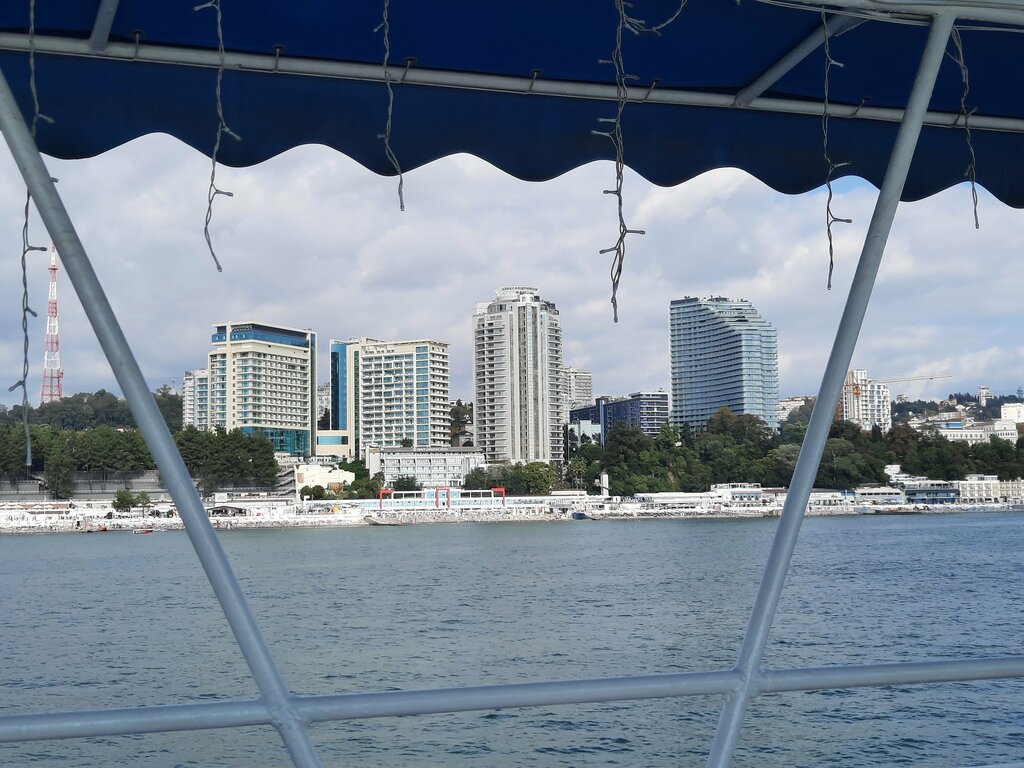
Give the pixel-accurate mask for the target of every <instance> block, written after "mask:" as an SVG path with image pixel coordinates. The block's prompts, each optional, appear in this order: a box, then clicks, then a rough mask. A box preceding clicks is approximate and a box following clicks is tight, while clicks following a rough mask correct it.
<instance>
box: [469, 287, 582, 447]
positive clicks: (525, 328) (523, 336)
mask: <svg viewBox="0 0 1024 768" xmlns="http://www.w3.org/2000/svg"><path fill="white" fill-rule="evenodd" d="M473 339H474V355H473V390H474V393H475V400H474V403H473V415H474V420H475V423H476V447H478V448H482V449H483V451H484V455H485V456H486V458H487V460H488V461H511V462H525V463H528V462H533V461H542V462H561V461H562V460H563V447H564V446H563V443H564V438H563V434H562V427H563V425H564V423H565V413H564V406H565V403H564V398H565V384H564V381H563V374H564V371H563V368H562V326H561V321H560V319H559V316H558V309H557V308H556V307H555V305H554V304H553V303H552V302H550V301H547V300H545V299H542V298H541V297H540V295H539V293H538V291H537V289H536V288H528V287H525V286H513V287H508V288H502V289H501V290H499V291H497V292H496V297H495V298H494V300H492V301H490V302H481V303H479V304H477V305H476V311H475V313H474V315H473Z"/></svg>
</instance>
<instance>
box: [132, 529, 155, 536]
mask: <svg viewBox="0 0 1024 768" xmlns="http://www.w3.org/2000/svg"><path fill="white" fill-rule="evenodd" d="M132 533H134V534H135V535H139V534H143V533H153V529H152V528H136V529H135V530H134V531H132Z"/></svg>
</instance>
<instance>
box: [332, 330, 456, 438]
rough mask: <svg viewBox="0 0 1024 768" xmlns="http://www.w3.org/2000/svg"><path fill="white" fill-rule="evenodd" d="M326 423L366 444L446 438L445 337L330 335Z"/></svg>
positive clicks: (448, 435)
mask: <svg viewBox="0 0 1024 768" xmlns="http://www.w3.org/2000/svg"><path fill="white" fill-rule="evenodd" d="M330 352H331V398H330V410H331V429H332V431H336V432H337V433H338V435H339V439H340V440H342V441H345V442H346V443H347V442H348V441H352V442H357V443H358V446H359V452H360V454H365V452H366V450H367V449H368V448H371V447H374V448H399V447H401V446H402V443H403V442H404V441H408V442H409V444H410V445H411V447H414V448H430V447H444V446H448V445H450V441H451V432H450V429H451V417H450V410H451V406H450V397H449V392H450V386H451V383H450V374H449V362H448V342H445V341H435V340H433V339H414V340H411V341H379V340H378V339H367V338H362V339H349V340H348V341H340V340H337V339H332V340H331V342H330Z"/></svg>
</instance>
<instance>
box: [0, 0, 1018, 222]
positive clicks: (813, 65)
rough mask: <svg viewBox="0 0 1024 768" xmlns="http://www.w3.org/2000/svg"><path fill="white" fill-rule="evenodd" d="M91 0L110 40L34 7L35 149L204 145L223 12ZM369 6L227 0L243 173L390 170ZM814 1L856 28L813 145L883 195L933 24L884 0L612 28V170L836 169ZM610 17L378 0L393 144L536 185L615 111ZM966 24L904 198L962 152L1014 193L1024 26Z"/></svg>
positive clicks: (682, 173) (813, 179)
mask: <svg viewBox="0 0 1024 768" xmlns="http://www.w3.org/2000/svg"><path fill="white" fill-rule="evenodd" d="M1012 4H1013V3H1010V4H1009V5H1012ZM25 5H27V3H25V4H22V3H17V4H13V3H5V4H4V5H3V7H2V8H0V69H2V70H3V71H4V72H5V73H6V76H7V79H8V81H9V82H10V84H11V87H12V89H13V91H14V93H15V96H16V98H17V100H18V102H19V104H20V105H21V107H22V109H23V111H24V112H25V113H26V114H28V115H31V114H32V106H31V105H32V99H31V94H30V89H29V71H28V57H27V55H26V53H27V50H28V47H29V38H28V35H27V32H28V15H27V13H26V8H25ZM98 5H99V6H100V13H99V16H98V15H97V6H98ZM107 5H108V6H110V7H113V8H114V10H115V11H116V12H115V13H114V14H113V16H112V24H111V26H110V29H109V34H108V35H105V34H103V32H104V31H105V29H104V28H103V24H102V23H97V19H98V18H101V17H102V16H103V5H102V4H100V3H99V2H95V3H83V2H72V1H71V0H64V1H63V2H43V1H42V0H39V1H38V2H37V3H36V6H37V8H36V19H35V36H34V46H35V50H36V54H35V58H36V82H37V90H38V93H39V99H40V104H41V109H42V111H43V112H44V113H45V114H46V115H48V116H50V117H52V118H53V119H54V122H53V123H52V124H49V123H45V122H40V123H39V126H38V134H37V137H38V144H39V146H40V149H41V150H42V151H43V152H45V153H47V154H50V155H53V156H55V157H61V158H77V157H85V156H91V155H96V154H99V153H102V152H105V151H106V150H108V149H110V148H112V147H115V146H118V145H120V144H122V143H124V142H127V141H130V140H132V139H134V138H136V137H138V136H142V135H144V134H148V133H153V132H163V133H168V134H171V135H173V136H176V137H177V138H179V139H181V140H182V141H183V142H185V143H187V144H189V145H191V146H193V147H195V148H196V149H198V150H200V151H202V152H204V153H207V154H210V152H211V151H212V148H213V142H214V139H215V136H216V129H217V125H218V117H217V112H216V100H215V98H214V88H215V81H216V77H217V67H218V64H219V54H218V37H217V24H216V13H215V9H211V8H199V9H198V10H197V9H195V3H194V2H192V0H185V1H180V0H179V1H177V2H170V1H168V2H159V3H154V2H151V1H150V0H120V2H113V0H111V2H108V3H107ZM899 5H900V6H908V5H911V4H907V3H902V4H899ZM918 5H921V6H936V5H943V3H942V2H936V1H935V0H931V2H925V3H918ZM961 5H970V4H969V3H967V4H964V3H961ZM989 5H993V4H991V3H990V4H989ZM995 5H1003V6H1005V5H1007V3H1002V4H995ZM679 6H680V3H679V2H678V0H639V2H637V3H635V4H634V5H633V6H632V7H631V8H629V9H628V13H629V14H631V15H632V16H634V17H640V18H643V19H644V20H645V21H646V25H647V26H648V27H651V26H655V25H657V24H659V23H661V22H662V21H664V20H667V19H669V18H671V17H672V16H673V14H674V13H675V12H676V11H677V10H680V7H679ZM382 8H383V4H382V3H381V2H376V3H368V2H324V1H323V0H290V2H288V3H282V2H279V1H278V0H246V2H244V3H243V2H231V0H224V1H223V2H222V3H221V9H222V12H223V24H222V30H223V43H224V49H225V59H224V65H225V69H224V74H223V106H224V115H225V120H226V122H227V124H228V125H229V126H230V127H231V129H232V130H233V131H234V132H236V133H237V134H238V135H239V136H241V141H234V140H232V139H229V138H224V140H223V142H222V145H221V147H220V150H219V152H218V160H219V161H220V162H223V163H226V164H228V165H234V166H244V165H252V164H255V163H258V162H260V161H263V160H265V159H267V158H269V157H272V156H274V155H277V154H279V153H281V152H284V151H286V150H287V149H290V148H291V147H295V146H298V145H302V144H324V145H327V146H331V147H334V148H335V149H337V150H338V151H340V152H343V153H345V154H346V155H348V156H350V157H352V158H353V159H355V160H356V161H358V162H359V163H361V164H363V165H364V166H366V167H367V168H369V169H371V170H373V171H375V172H377V173H381V174H393V173H395V169H394V167H393V165H392V163H391V162H390V161H389V159H388V157H387V154H386V152H385V146H384V142H383V141H382V140H381V138H380V135H381V134H382V133H384V131H385V124H386V121H387V111H388V99H389V97H388V92H387V87H386V85H385V83H384V69H383V66H382V65H383V61H384V56H385V41H384V32H383V29H381V28H380V25H381V21H382ZM823 9H824V10H827V11H830V12H832V11H835V12H841V13H842V16H836V19H839V18H842V19H843V21H844V22H845V26H848V27H852V28H850V29H847V30H846V31H844V32H843V33H842V34H837V35H835V36H833V37H832V39H831V40H830V53H831V57H832V59H833V60H834V61H836V62H838V63H839V64H841V65H842V66H841V67H840V66H833V67H832V68H831V69H830V73H829V82H828V101H829V104H830V105H831V109H832V113H833V114H834V119H831V120H830V121H829V123H830V125H829V147H828V153H829V156H830V157H831V159H832V161H833V162H834V163H837V164H839V163H849V164H848V165H844V166H843V167H841V168H839V169H837V170H836V171H835V174H834V175H835V176H841V175H851V174H852V175H857V176H859V177H861V178H864V179H866V180H868V181H870V182H871V183H873V184H875V185H876V186H878V185H880V183H881V179H882V176H883V174H884V172H885V168H886V164H887V161H888V158H889V153H890V151H891V147H892V144H893V140H894V137H895V134H896V131H897V128H898V120H899V118H900V116H901V114H902V109H903V106H904V104H905V102H906V99H907V97H908V94H909V92H910V88H911V86H912V84H913V81H914V75H915V72H916V68H917V64H918V61H919V58H920V55H921V51H922V49H923V47H924V44H925V40H926V37H927V20H925V19H923V18H915V17H914V16H913V15H912V14H909V13H907V12H906V11H905V10H904V8H902V7H896V5H895V4H893V3H892V2H889V1H888V0H859V1H858V2H854V1H852V0H845V1H844V0H840V1H839V2H835V3H831V4H827V5H824V6H823V5H822V4H820V3H810V2H787V3H779V2H759V1H758V0H745V1H744V2H742V3H737V2H728V1H726V0H689V2H686V3H685V4H684V5H683V7H682V8H681V10H680V12H679V14H678V17H677V18H675V19H674V20H673V21H672V22H671V23H669V24H668V25H667V26H665V27H664V28H663V29H660V30H659V31H658V32H656V33H652V32H641V33H639V34H634V33H632V32H630V31H629V29H626V30H625V31H624V32H623V33H622V35H621V38H622V46H621V60H622V64H623V72H624V74H626V75H628V76H629V79H628V80H626V84H627V85H628V86H629V87H630V88H631V90H630V93H629V102H628V103H627V104H626V106H625V108H624V110H623V113H622V123H621V125H622V134H623V143H624V156H623V160H624V162H625V164H626V165H628V166H629V167H630V168H632V169H633V170H635V171H636V172H638V173H639V174H641V175H642V176H644V177H645V178H647V179H649V180H650V181H652V182H654V183H656V184H660V185H674V184H678V183H680V182H683V181H686V180H687V179H689V178H692V177H693V176H696V175H698V174H700V173H703V172H705V171H707V170H710V169H713V168H721V167H730V166H732V167H738V168H742V169H744V170H746V171H748V172H749V173H751V174H753V175H754V176H756V177H757V178H759V179H761V180H762V181H763V182H765V183H766V184H768V185H769V186H771V187H773V188H775V189H777V190H779V191H782V192H787V193H798V192H803V191H806V190H809V189H812V188H815V187H818V186H821V185H822V184H823V183H824V182H825V180H826V176H827V173H828V166H827V163H826V160H825V156H824V152H823V132H822V120H821V111H822V99H823V95H824V88H825V54H824V49H823V47H822V46H821V43H822V42H824V35H823V34H822V20H823V16H822V12H823ZM1007 13H1008V12H1007ZM1018 13H1019V12H1018ZM978 15H982V16H984V14H980V13H979V14H978ZM990 15H991V16H993V18H998V16H999V14H998V13H996V12H994V11H993V12H992V13H991V14H990ZM618 25H619V14H618V11H617V7H616V3H615V2H614V1H613V0H609V1H608V2H605V3H598V2H594V1H593V0H563V1H562V2H556V3H545V2H535V1H534V2H519V3H481V2H478V1H477V0H451V2H447V3H444V4H443V6H439V5H438V4H436V3H408V2H393V3H390V4H389V12H388V27H387V29H388V43H389V51H388V54H389V63H390V65H391V70H390V71H391V76H392V86H393V91H394V109H393V121H392V122H393V126H392V133H391V135H390V145H391V148H392V149H393V151H394V153H395V156H396V158H397V160H398V162H399V163H400V167H401V168H402V170H409V169H412V168H415V167H417V166H420V165H422V164H424V163H428V162H430V161H432V160H435V159H437V158H439V157H443V156H446V155H450V154H453V153H460V152H465V153H470V154H473V155H476V156H478V157H481V158H483V159H484V160H487V161H488V162H490V163H492V164H494V165H495V166H497V167H499V168H501V169H502V170H504V171H506V172H507V173H509V174H512V175H514V176H517V177H519V178H522V179H528V180H544V179H550V178H552V177H554V176H557V175H559V174H562V173H565V172H566V171H569V170H571V169H572V168H575V167H577V166H579V165H582V164H584V163H588V162H591V161H594V160H598V159H614V158H615V151H614V147H613V146H612V143H611V142H610V141H609V140H608V138H607V137H605V136H601V135H597V134H595V133H594V131H606V130H608V129H609V124H608V123H602V122H599V121H601V120H602V119H607V118H612V117H614V115H615V113H616V109H617V95H616V88H615V85H616V68H615V67H614V66H613V65H612V64H611V63H609V62H610V60H611V59H612V58H613V54H614V53H615V49H616V37H617V33H618V29H619V26H618ZM958 28H959V30H960V36H961V39H962V41H963V51H964V61H965V64H966V67H967V72H968V74H969V84H970V89H969V93H968V94H967V98H966V100H965V103H964V107H965V108H964V109H961V99H962V97H963V95H964V87H963V78H962V72H961V68H960V66H959V65H958V63H957V61H956V60H955V58H956V56H955V50H954V48H953V45H952V44H950V46H949V47H948V49H947V53H948V54H949V55H947V56H946V59H945V61H944V62H943V65H942V68H941V70H940V72H939V76H938V81H937V83H936V87H935V92H934V95H933V98H932V101H931V105H930V113H929V118H928V119H926V124H925V127H924V130H923V132H922V135H921V138H920V141H919V144H918V148H917V153H916V156H915V161H914V163H913V166H912V168H911V170H910V175H909V178H908V180H907V183H906V187H905V189H904V191H903V199H904V200H914V199H919V198H922V197H926V196H928V195H931V194H933V193H935V192H938V191H939V190H941V189H944V188H946V187H949V186H951V185H953V184H957V183H959V182H962V181H964V180H965V170H966V169H967V168H968V166H969V165H970V153H971V147H972V148H973V151H974V153H975V155H976V158H977V161H976V164H975V167H976V170H977V180H978V182H979V183H980V184H981V185H982V186H984V187H985V188H986V189H988V190H989V191H990V192H991V193H992V194H993V195H994V196H995V197H997V198H999V199H1000V200H1002V201H1003V202H1005V203H1007V204H1009V205H1011V206H1015V207H1024V138H1022V136H1021V130H1022V129H1024V81H1022V79H1021V78H1020V76H1019V75H1020V72H1021V71H1022V67H1024V36H1022V35H1020V34H1015V33H1012V32H1007V31H1003V30H1005V29H1009V28H1013V29H1015V30H1016V32H1020V31H1021V29H1020V27H1019V26H1013V25H1008V24H1005V23H1000V22H998V21H993V20H984V19H981V20H977V21H973V20H970V19H966V20H965V19H963V18H961V19H960V20H959V21H958ZM815 36H817V37H818V38H821V39H820V40H819V41H818V44H817V45H814V46H812V48H811V52H810V53H809V55H806V56H800V57H797V60H796V61H795V63H794V64H793V66H792V68H791V69H790V70H789V71H788V72H786V73H785V74H783V75H782V76H781V77H780V78H778V79H777V80H776V81H775V82H772V83H771V84H770V85H769V86H768V87H767V90H765V92H764V93H763V94H762V95H760V96H759V97H758V98H755V99H753V100H752V101H750V103H749V105H748V106H744V107H735V106H732V105H733V102H734V101H735V100H736V97H737V94H740V93H741V92H743V90H744V89H745V88H747V86H749V85H750V84H751V83H752V82H754V81H755V80H756V79H757V78H758V77H759V76H761V75H762V74H763V73H765V72H766V71H767V70H769V68H771V67H772V66H773V65H774V64H775V63H776V62H778V61H779V60H780V59H782V58H783V57H785V56H786V55H787V54H788V53H789V52H790V51H792V50H793V49H794V48H796V47H797V46H799V45H800V44H801V42H802V41H804V40H806V39H808V38H812V39H813V38H814V37H815ZM90 37H92V38H93V45H92V47H90ZM748 100H749V96H748ZM964 114H967V115H969V121H968V124H969V126H970V129H971V132H970V133H971V147H969V146H968V141H967V133H966V132H965V130H964V128H963V124H964V119H963V115H964ZM850 115H853V116H852V117H850Z"/></svg>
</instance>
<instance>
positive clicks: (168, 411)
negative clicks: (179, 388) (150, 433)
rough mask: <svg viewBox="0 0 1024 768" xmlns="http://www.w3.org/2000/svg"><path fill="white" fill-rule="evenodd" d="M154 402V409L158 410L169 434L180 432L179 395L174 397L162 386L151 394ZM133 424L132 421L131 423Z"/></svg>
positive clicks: (165, 386)
mask: <svg viewBox="0 0 1024 768" xmlns="http://www.w3.org/2000/svg"><path fill="white" fill-rule="evenodd" d="M153 399H154V400H156V407H157V408H159V409H160V415H161V416H163V417H164V421H165V422H166V423H167V428H168V429H169V430H170V431H171V434H174V433H175V432H180V431H181V416H182V413H181V395H176V394H174V393H173V392H172V391H171V388H170V387H169V386H167V385H166V384H164V385H163V386H162V387H160V389H158V390H157V391H156V392H154V393H153ZM132 423H133V424H134V420H133V421H132Z"/></svg>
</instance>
